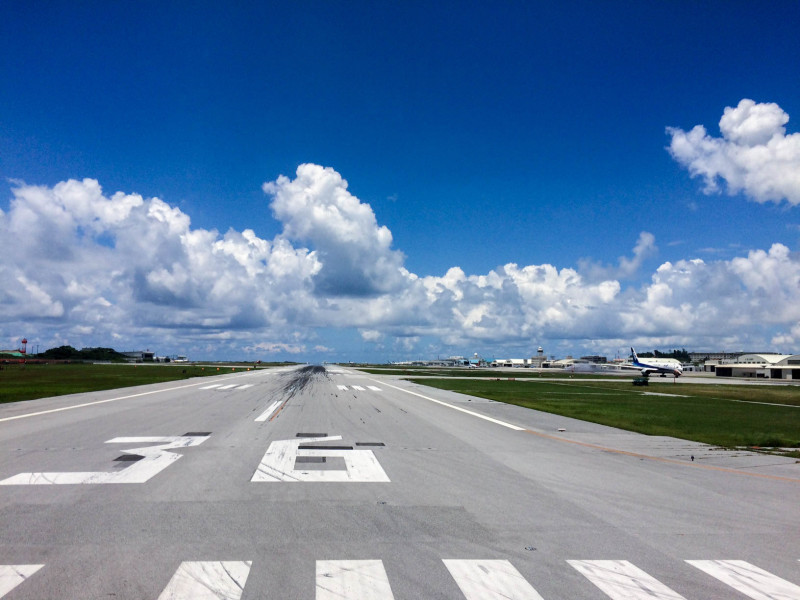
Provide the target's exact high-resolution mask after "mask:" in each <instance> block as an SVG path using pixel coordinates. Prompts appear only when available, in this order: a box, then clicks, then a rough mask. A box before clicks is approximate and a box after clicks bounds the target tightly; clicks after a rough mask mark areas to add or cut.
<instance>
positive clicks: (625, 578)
mask: <svg viewBox="0 0 800 600" xmlns="http://www.w3.org/2000/svg"><path fill="white" fill-rule="evenodd" d="M567 562H568V563H569V564H570V565H572V566H573V567H574V568H575V569H577V570H578V572H579V573H580V574H581V575H583V576H584V577H586V578H587V579H588V580H589V581H591V582H592V583H593V584H595V585H596V586H597V587H599V588H600V589H601V590H603V592H605V594H606V595H607V596H608V597H609V598H613V599H614V600H685V599H684V597H683V596H681V595H680V594H678V593H677V592H675V591H673V590H671V589H670V588H668V587H667V586H665V585H664V584H663V583H661V582H660V581H658V580H657V579H654V578H653V577H651V576H650V575H648V574H647V573H645V572H644V571H642V570H641V569H640V568H639V567H637V566H636V565H633V564H631V563H630V562H628V561H627V560H568V561H567Z"/></svg>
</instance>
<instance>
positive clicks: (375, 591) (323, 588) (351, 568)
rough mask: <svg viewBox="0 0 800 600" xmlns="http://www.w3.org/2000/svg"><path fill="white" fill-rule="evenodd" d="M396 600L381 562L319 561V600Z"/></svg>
mask: <svg viewBox="0 0 800 600" xmlns="http://www.w3.org/2000/svg"><path fill="white" fill-rule="evenodd" d="M342 598H352V599H353V600H394V595H393V594H392V588H391V586H390V585H389V578H388V577H387V576H386V569H384V568H383V562H382V561H380V560H318V561H317V596H316V600H341V599H342Z"/></svg>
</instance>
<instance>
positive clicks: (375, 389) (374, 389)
mask: <svg viewBox="0 0 800 600" xmlns="http://www.w3.org/2000/svg"><path fill="white" fill-rule="evenodd" d="M367 387H368V388H369V389H371V390H372V391H373V392H380V391H381V388H379V387H375V386H374V385H368V386H367Z"/></svg>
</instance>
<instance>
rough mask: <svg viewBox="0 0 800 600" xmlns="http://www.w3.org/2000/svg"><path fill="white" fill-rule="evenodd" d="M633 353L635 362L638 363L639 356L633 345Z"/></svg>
mask: <svg viewBox="0 0 800 600" xmlns="http://www.w3.org/2000/svg"><path fill="white" fill-rule="evenodd" d="M631 354H633V362H635V363H638V362H639V357H638V356H636V350H634V349H633V348H632V347H631Z"/></svg>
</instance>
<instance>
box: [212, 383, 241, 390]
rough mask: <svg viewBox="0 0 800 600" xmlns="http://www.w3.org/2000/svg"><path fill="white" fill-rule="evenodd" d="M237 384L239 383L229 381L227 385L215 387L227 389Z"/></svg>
mask: <svg viewBox="0 0 800 600" xmlns="http://www.w3.org/2000/svg"><path fill="white" fill-rule="evenodd" d="M238 385H239V384H238V383H229V384H228V385H221V386H219V387H218V388H217V389H218V390H229V389H231V388H235V387H237V386H238Z"/></svg>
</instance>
